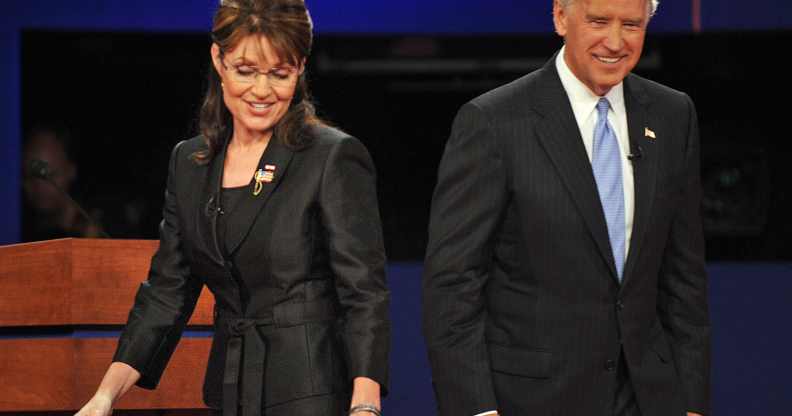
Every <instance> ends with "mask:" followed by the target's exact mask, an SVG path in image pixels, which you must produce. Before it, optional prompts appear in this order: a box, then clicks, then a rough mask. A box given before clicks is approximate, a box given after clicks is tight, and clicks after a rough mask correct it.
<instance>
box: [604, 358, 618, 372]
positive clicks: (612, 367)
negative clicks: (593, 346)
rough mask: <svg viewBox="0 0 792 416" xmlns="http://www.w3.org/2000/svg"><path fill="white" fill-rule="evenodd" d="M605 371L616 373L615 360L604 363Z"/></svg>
mask: <svg viewBox="0 0 792 416" xmlns="http://www.w3.org/2000/svg"><path fill="white" fill-rule="evenodd" d="M605 371H616V361H615V360H608V361H605Z"/></svg>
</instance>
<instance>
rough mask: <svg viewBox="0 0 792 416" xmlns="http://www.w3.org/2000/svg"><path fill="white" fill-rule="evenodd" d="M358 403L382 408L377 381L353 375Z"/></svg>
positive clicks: (354, 392)
mask: <svg viewBox="0 0 792 416" xmlns="http://www.w3.org/2000/svg"><path fill="white" fill-rule="evenodd" d="M359 404H370V405H372V406H374V407H376V408H377V409H381V408H382V407H380V385H379V383H377V382H376V381H374V380H372V379H370V378H367V377H355V381H354V386H353V390H352V403H351V405H350V407H351V406H355V405H359ZM360 415H365V413H360ZM80 416H82V415H80Z"/></svg>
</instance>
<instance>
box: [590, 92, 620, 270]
mask: <svg viewBox="0 0 792 416" xmlns="http://www.w3.org/2000/svg"><path fill="white" fill-rule="evenodd" d="M608 109H610V103H609V102H608V100H607V99H606V98H600V100H599V102H598V103H597V114H598V116H599V118H598V119H597V125H596V126H595V127H594V145H593V150H592V153H593V154H592V157H591V167H592V168H593V170H594V179H595V180H596V181H597V190H598V191H599V196H600V202H602V210H603V211H604V212H605V222H606V223H607V224H608V237H609V238H610V245H611V250H613V260H614V261H615V262H616V272H617V273H618V276H619V281H621V280H622V277H623V276H622V273H623V272H624V252H625V247H624V245H625V235H624V234H625V231H626V230H625V223H624V188H623V186H622V159H621V151H620V150H619V142H618V140H617V139H616V133H614V132H613V127H612V126H611V125H610V123H608Z"/></svg>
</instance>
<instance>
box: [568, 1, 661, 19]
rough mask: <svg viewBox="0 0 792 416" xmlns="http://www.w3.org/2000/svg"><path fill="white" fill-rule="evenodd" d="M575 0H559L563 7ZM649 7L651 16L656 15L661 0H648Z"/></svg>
mask: <svg viewBox="0 0 792 416" xmlns="http://www.w3.org/2000/svg"><path fill="white" fill-rule="evenodd" d="M574 1H575V0H558V2H559V3H561V7H567V6H569V5H570V4H572V3H573V2H574ZM646 2H647V3H649V4H648V7H649V17H652V16H654V14H655V12H656V11H657V6H659V5H660V0H646Z"/></svg>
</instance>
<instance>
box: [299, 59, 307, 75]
mask: <svg viewBox="0 0 792 416" xmlns="http://www.w3.org/2000/svg"><path fill="white" fill-rule="evenodd" d="M305 62H306V61H305V58H303V59H302V62H300V75H302V74H303V72H305Z"/></svg>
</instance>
